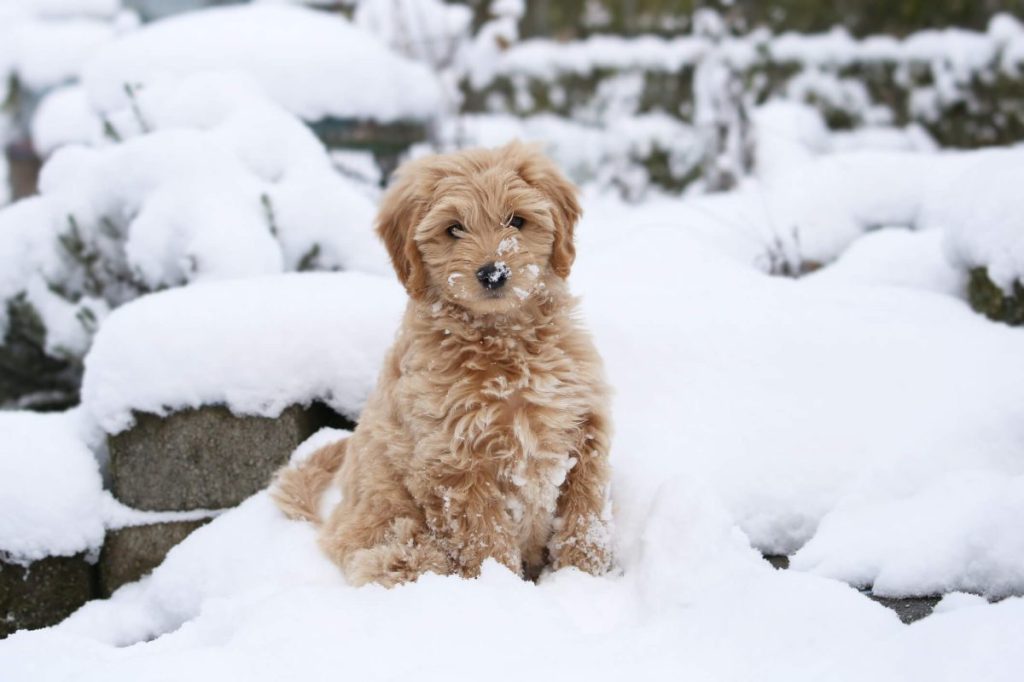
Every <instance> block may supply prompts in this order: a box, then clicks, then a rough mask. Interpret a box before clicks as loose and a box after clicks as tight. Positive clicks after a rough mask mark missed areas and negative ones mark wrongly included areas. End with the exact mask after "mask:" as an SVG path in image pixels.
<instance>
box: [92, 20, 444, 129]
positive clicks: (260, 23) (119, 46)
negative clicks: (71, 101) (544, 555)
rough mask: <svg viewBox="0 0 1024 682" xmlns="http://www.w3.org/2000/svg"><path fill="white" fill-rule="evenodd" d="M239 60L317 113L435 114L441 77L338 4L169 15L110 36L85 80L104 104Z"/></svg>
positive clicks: (297, 106)
mask: <svg viewBox="0 0 1024 682" xmlns="http://www.w3.org/2000/svg"><path fill="white" fill-rule="evenodd" d="M226 69H235V70H240V71H245V72H247V73H249V74H250V75H251V76H252V77H253V78H255V79H256V80H257V81H258V82H259V83H260V85H262V86H263V88H264V89H265V90H266V92H267V93H268V94H269V95H270V96H271V97H272V98H273V99H274V100H275V101H276V102H278V103H279V104H280V105H282V106H283V107H284V108H286V109H287V110H288V111H290V112H292V113H293V114H296V115H297V116H299V117H301V118H303V119H305V120H308V121H316V120H319V119H322V118H325V117H328V116H333V117H338V118H365V119H375V120H379V121H395V120H399V119H418V120H423V119H430V118H432V117H433V116H434V115H435V114H436V113H437V111H438V109H439V107H440V98H441V90H440V86H439V84H438V82H437V79H436V77H435V76H434V75H433V74H432V72H431V71H430V70H429V69H428V68H427V67H426V66H424V65H423V64H420V63H417V62H414V61H412V60H409V59H406V58H404V57H401V56H399V55H398V54H396V53H394V52H392V51H391V50H390V49H389V48H388V47H386V46H385V45H384V44H383V43H381V42H380V41H379V40H377V39H376V38H375V37H374V36H373V35H372V34H370V33H368V32H366V31H361V30H359V29H357V28H355V27H353V26H352V25H351V24H350V23H349V22H348V21H347V20H346V19H344V18H343V17H340V16H338V15H336V14H334V15H332V14H329V13H326V12H318V11H315V10H310V9H306V8H302V7H296V6H288V5H279V4H266V3H264V4H256V5H242V6H235V7H219V8H212V9H206V10H201V11H195V12H189V13H186V14H182V15H178V16H172V17H170V18H167V19H163V20H160V21H157V22H154V23H152V24H149V25H147V26H144V27H143V28H141V29H139V30H137V31H133V32H131V33H129V34H126V35H124V36H123V37H122V38H120V39H119V40H117V41H114V42H112V43H110V44H108V45H105V46H104V47H103V48H102V49H101V50H100V51H99V52H98V53H97V54H96V55H95V56H94V57H93V58H92V59H91V60H90V61H89V62H88V63H87V64H86V66H85V68H84V71H83V75H82V80H83V84H84V86H85V88H86V91H87V92H88V95H89V99H90V101H91V102H92V104H93V106H94V107H95V108H96V109H98V110H99V111H102V112H108V111H111V110H115V109H120V108H122V107H124V106H126V105H127V104H128V101H127V94H126V91H125V86H126V84H127V85H131V86H134V87H140V86H145V85H146V84H149V83H151V82H154V81H161V80H163V81H166V80H169V79H179V78H184V77H186V76H189V75H192V74H195V73H198V72H202V71H207V70H226Z"/></svg>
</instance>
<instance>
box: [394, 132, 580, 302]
mask: <svg viewBox="0 0 1024 682" xmlns="http://www.w3.org/2000/svg"><path fill="white" fill-rule="evenodd" d="M579 215H580V208H579V204H578V203H577V200H576V189H575V187H574V186H573V185H572V184H571V183H569V181H568V180H566V179H565V178H564V177H563V176H562V175H561V173H559V172H558V170H557V168H555V166H554V164H552V163H551V161H549V160H548V159H547V158H546V157H544V156H543V155H542V154H540V153H539V152H538V151H536V150H535V149H533V148H531V147H527V146H524V145H521V144H518V143H513V144H511V145H507V146H505V147H501V148H499V149H476V150H469V151H464V152H458V153H455V154H446V155H438V156H432V157H427V158H424V159H419V160H417V161H413V162H411V163H409V164H406V165H405V166H403V167H402V168H401V169H399V171H398V180H397V182H396V183H395V184H394V185H393V186H392V187H391V189H389V191H388V192H387V194H386V195H385V197H384V200H383V202H382V205H381V212H380V216H379V217H378V225H377V229H378V231H379V232H380V234H381V236H382V237H383V239H384V243H385V245H386V246H387V247H388V251H389V252H390V254H391V260H392V263H393V264H394V266H395V270H396V272H397V273H398V276H399V279H401V280H402V283H403V284H404V285H405V287H406V289H407V290H408V291H409V294H410V295H411V296H412V297H413V298H416V299H420V300H445V301H448V302H450V303H454V304H456V305H459V306H461V307H463V308H465V309H467V310H468V311H470V312H472V313H475V314H493V313H498V314H500V313H506V312H510V311H511V310H513V309H515V308H517V307H519V306H522V305H523V304H524V303H526V302H527V301H529V300H530V299H531V298H532V297H535V296H537V295H539V294H542V293H543V291H544V289H545V288H546V287H547V286H548V281H549V279H550V278H551V277H562V278H564V277H566V276H568V274H569V269H570V268H571V266H572V261H573V258H574V256H575V250H574V248H573V243H572V238H573V227H574V225H575V223H576V221H577V220H578V219H579Z"/></svg>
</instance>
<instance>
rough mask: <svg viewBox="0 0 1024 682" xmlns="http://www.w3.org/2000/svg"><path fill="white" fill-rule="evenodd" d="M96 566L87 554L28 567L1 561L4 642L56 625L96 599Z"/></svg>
mask: <svg viewBox="0 0 1024 682" xmlns="http://www.w3.org/2000/svg"><path fill="white" fill-rule="evenodd" d="M95 584H96V581H95V566H93V565H92V564H90V563H89V561H88V560H87V559H86V557H85V555H84V554H77V555H75V556H70V557H47V558H45V559H40V560H39V561H35V562H33V563H31V564H28V565H27V566H22V565H20V564H16V563H10V562H8V561H4V560H3V559H2V558H0V639H3V638H4V637H6V636H8V635H10V634H12V633H13V632H15V631H16V630H32V629H35V628H42V627H46V626H48V625H54V624H56V623H59V622H60V621H62V620H64V619H65V618H67V617H68V616H69V615H71V614H72V613H73V612H74V611H75V610H77V609H78V607H80V606H81V605H82V604H84V603H85V602H87V601H89V600H90V599H92V598H93V597H94V596H96V593H95Z"/></svg>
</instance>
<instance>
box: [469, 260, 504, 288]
mask: <svg viewBox="0 0 1024 682" xmlns="http://www.w3.org/2000/svg"><path fill="white" fill-rule="evenodd" d="M511 274H512V269H511V268H509V267H508V266H507V265H505V263H504V261H498V262H497V263H488V264H487V265H485V266H483V267H482V268H480V269H479V270H477V271H476V278H477V281H479V282H480V284H481V285H483V287H484V289H488V290H490V291H494V290H495V289H500V288H501V287H503V286H505V282H506V281H507V280H508V277H509V275H511Z"/></svg>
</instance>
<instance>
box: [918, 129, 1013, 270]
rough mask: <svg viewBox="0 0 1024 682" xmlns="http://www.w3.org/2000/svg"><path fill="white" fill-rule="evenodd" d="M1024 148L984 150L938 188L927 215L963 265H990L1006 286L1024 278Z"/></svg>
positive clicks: (967, 266)
mask: <svg viewBox="0 0 1024 682" xmlns="http://www.w3.org/2000/svg"><path fill="white" fill-rule="evenodd" d="M1021 187H1024V151H1021V150H1017V149H1014V150H1005V151H1003V150H998V151H987V152H982V153H979V154H978V155H977V156H975V158H974V159H972V163H970V164H967V165H966V166H965V167H964V168H963V169H962V172H960V173H958V174H957V175H956V176H955V177H954V178H952V179H951V180H950V181H949V182H948V183H947V184H946V185H945V186H944V187H943V188H942V189H943V191H941V192H939V193H937V196H936V198H935V201H934V202H932V203H931V204H930V205H929V206H928V207H927V209H926V211H925V213H924V216H923V218H922V220H923V222H924V224H925V225H927V226H928V227H932V228H936V229H941V230H944V231H945V233H946V237H947V239H946V250H947V253H948V254H949V256H950V258H951V259H952V260H953V262H955V263H956V264H957V265H959V266H961V267H963V268H965V269H968V268H976V267H985V268H987V269H988V276H989V278H990V279H991V280H992V281H993V282H994V283H996V284H997V285H999V286H1001V287H1003V288H1004V289H1007V290H1008V289H1010V288H1011V287H1012V285H1013V282H1014V281H1024V192H1022V191H1021Z"/></svg>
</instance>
